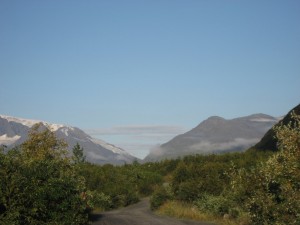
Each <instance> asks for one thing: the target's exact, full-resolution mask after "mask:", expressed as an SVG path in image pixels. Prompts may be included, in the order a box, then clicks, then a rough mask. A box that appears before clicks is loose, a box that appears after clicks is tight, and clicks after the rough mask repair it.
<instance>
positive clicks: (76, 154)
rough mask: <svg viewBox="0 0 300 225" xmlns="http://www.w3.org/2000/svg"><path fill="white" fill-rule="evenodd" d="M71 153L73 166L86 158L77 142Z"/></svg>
mask: <svg viewBox="0 0 300 225" xmlns="http://www.w3.org/2000/svg"><path fill="white" fill-rule="evenodd" d="M72 152H73V161H74V163H75V164H80V163H84V162H85V158H86V156H85V155H84V154H83V148H82V147H81V146H80V145H79V143H78V142H77V143H76V145H75V146H74V147H73V149H72Z"/></svg>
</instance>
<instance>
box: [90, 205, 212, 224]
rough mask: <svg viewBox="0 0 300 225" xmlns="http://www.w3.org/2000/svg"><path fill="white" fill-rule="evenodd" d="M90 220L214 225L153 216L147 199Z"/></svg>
mask: <svg viewBox="0 0 300 225" xmlns="http://www.w3.org/2000/svg"><path fill="white" fill-rule="evenodd" d="M92 219H93V223H92V224H93V225H214V224H212V223H208V222H195V221H189V220H178V219H174V218H169V217H165V216H159V215H155V214H154V213H153V212H152V211H151V210H150V205H149V200H148V199H143V200H142V201H140V202H139V203H137V204H134V205H131V206H128V207H126V208H122V209H118V210H114V211H110V212H104V213H101V214H94V215H93V218H92Z"/></svg>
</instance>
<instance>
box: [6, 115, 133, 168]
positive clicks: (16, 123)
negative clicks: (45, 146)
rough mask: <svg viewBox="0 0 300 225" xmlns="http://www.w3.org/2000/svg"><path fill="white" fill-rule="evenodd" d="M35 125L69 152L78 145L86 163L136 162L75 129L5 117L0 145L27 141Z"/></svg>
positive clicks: (122, 150)
mask: <svg viewBox="0 0 300 225" xmlns="http://www.w3.org/2000/svg"><path fill="white" fill-rule="evenodd" d="M36 123H41V124H42V126H44V127H46V128H49V129H50V130H51V131H53V132H54V133H55V134H56V136H57V137H58V138H59V139H63V140H65V141H66V142H67V143H68V146H69V147H68V149H69V150H70V151H71V149H72V148H73V146H75V145H76V143H79V144H80V145H81V147H83V149H84V153H85V154H86V159H87V161H89V162H91V163H97V164H106V163H111V164H116V165H119V164H124V163H131V162H133V161H134V160H137V158H135V157H133V156H132V155H130V154H129V153H127V152H126V151H125V150H124V149H121V148H119V147H116V146H114V145H112V144H109V143H106V142H105V141H103V140H100V139H96V138H93V137H91V136H90V135H88V134H86V133H85V132H84V131H82V130H81V129H79V128H77V127H72V126H68V125H63V124H55V123H48V122H45V121H42V120H31V119H23V118H18V117H12V116H7V115H0V145H7V146H8V147H9V148H11V147H14V146H17V145H20V144H21V143H23V142H24V141H25V140H26V139H27V137H28V131H29V130H30V128H31V127H32V126H33V125H34V124H36Z"/></svg>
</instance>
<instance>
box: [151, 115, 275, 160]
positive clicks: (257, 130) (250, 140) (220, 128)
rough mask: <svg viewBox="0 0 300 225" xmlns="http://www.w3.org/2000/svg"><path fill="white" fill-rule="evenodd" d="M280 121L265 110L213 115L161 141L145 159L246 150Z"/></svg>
mask: <svg viewBox="0 0 300 225" xmlns="http://www.w3.org/2000/svg"><path fill="white" fill-rule="evenodd" d="M277 121H278V120H277V119H276V118H274V117H272V116H268V115H265V114H254V115H250V116H246V117H239V118H235V119H230V120H226V119H224V118H222V117H219V116H211V117H209V118H207V119H206V120H204V121H203V122H201V123H200V124H199V125H198V126H196V127H195V128H193V129H192V130H190V131H188V132H186V133H184V134H181V135H178V136H176V137H174V138H173V139H172V140H170V141H169V142H167V143H165V144H162V145H161V146H160V147H159V148H156V149H155V150H154V151H153V153H152V152H151V153H150V154H149V155H148V156H147V157H146V158H145V160H146V161H147V160H149V161H155V160H160V159H165V158H177V157H179V156H184V155H190V154H212V153H222V152H231V151H243V150H246V149H248V148H249V147H251V146H253V145H254V144H256V143H257V142H258V141H259V140H260V138H262V136H263V135H264V134H265V133H266V131H267V130H268V129H269V128H271V127H272V126H273V125H274V124H275V123H276V122H277Z"/></svg>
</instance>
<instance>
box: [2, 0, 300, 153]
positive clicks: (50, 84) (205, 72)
mask: <svg viewBox="0 0 300 225" xmlns="http://www.w3.org/2000/svg"><path fill="white" fill-rule="evenodd" d="M0 82H1V83H0V84H1V87H0V114H5V115H11V116H16V117H22V118H30V119H40V120H45V121H48V122H53V123H62V124H68V125H72V126H76V127H79V128H81V129H83V130H85V131H87V132H88V133H89V134H91V135H93V136H95V137H100V138H102V139H103V140H105V141H108V142H110V143H113V144H115V145H117V146H121V147H123V148H124V149H125V150H127V151H128V152H130V153H132V154H133V155H135V156H138V157H140V158H143V157H144V156H145V155H146V154H147V152H148V151H149V149H150V148H151V147H153V146H154V145H156V144H161V143H164V142H166V141H168V140H169V139H170V138H172V137H174V136H175V135H177V134H179V133H182V132H184V131H186V130H188V129H191V128H192V127H195V126H196V125H198V124H199V123H200V122H201V121H203V120H204V119H206V118H207V117H209V116H213V115H218V116H222V117H224V118H228V119H230V118H234V117H240V116H246V115H250V114H253V113H266V114H269V115H272V116H281V115H284V114H285V113H287V111H289V110H290V109H291V108H293V107H294V106H296V105H297V104H299V103H300V88H299V86H300V1H298V0H282V1H276V0H269V1H268V0H257V1H256V0H251V1H245V0H235V1H234V0H228V1H224V0H218V1H216V0H147V1H146V0H135V1H134V0H126V1H124V0H119V1H117V0H97V1H96V0H94V1H93V0H89V1H79V0H78V1H77V0H69V1H68V0H44V1H40V0H35V1H32V0H26V1H21V0H19V1H15V0H1V1H0Z"/></svg>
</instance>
